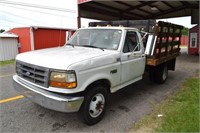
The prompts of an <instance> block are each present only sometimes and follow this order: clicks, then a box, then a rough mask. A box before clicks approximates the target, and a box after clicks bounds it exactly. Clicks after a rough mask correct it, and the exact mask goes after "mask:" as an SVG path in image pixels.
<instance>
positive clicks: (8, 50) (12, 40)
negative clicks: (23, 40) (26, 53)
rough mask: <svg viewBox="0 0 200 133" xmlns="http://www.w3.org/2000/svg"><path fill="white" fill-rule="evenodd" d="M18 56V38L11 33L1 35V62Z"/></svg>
mask: <svg viewBox="0 0 200 133" xmlns="http://www.w3.org/2000/svg"><path fill="white" fill-rule="evenodd" d="M17 54H18V36H17V35H14V34H9V33H2V34H0V61H5V60H12V59H15V56H16V55H17Z"/></svg>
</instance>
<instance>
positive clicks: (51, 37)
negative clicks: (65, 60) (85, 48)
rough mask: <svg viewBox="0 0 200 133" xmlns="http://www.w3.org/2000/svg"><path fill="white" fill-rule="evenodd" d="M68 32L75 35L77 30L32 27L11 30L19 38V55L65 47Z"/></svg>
mask: <svg viewBox="0 0 200 133" xmlns="http://www.w3.org/2000/svg"><path fill="white" fill-rule="evenodd" d="M68 31H71V32H72V33H73V32H74V31H75V29H63V28H52V27H40V26H30V27H20V28H13V29H11V30H10V32H12V33H14V34H16V35H18V36H19V53H23V52H27V51H33V50H38V49H44V48H50V47H58V46H63V45H64V44H65V43H66V36H67V32H68Z"/></svg>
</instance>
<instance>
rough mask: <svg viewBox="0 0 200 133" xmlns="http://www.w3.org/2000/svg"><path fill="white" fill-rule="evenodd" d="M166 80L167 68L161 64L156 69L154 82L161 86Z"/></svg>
mask: <svg viewBox="0 0 200 133" xmlns="http://www.w3.org/2000/svg"><path fill="white" fill-rule="evenodd" d="M167 78H168V67H167V65H166V64H162V65H160V66H158V67H157V68H156V71H155V82H156V83H159V84H163V83H164V82H165V81H166V80H167Z"/></svg>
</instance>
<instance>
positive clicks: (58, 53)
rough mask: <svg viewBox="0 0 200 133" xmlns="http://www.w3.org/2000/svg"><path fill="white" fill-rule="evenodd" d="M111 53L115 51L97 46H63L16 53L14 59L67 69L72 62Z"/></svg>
mask: <svg viewBox="0 0 200 133" xmlns="http://www.w3.org/2000/svg"><path fill="white" fill-rule="evenodd" d="M112 53H116V52H115V51H113V50H104V51H103V50H101V49H98V48H86V47H76V46H75V47H74V48H73V47H72V46H64V47H57V48H48V49H43V50H36V51H31V52H26V53H22V54H19V55H17V57H16V60H19V61H22V62H26V63H29V64H34V65H37V66H42V67H46V68H52V69H60V70H67V68H68V67H69V66H70V65H72V64H74V63H78V62H81V61H84V60H90V59H92V58H95V57H99V56H105V55H109V54H112Z"/></svg>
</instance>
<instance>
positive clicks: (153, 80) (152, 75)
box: [149, 68, 155, 82]
mask: <svg viewBox="0 0 200 133" xmlns="http://www.w3.org/2000/svg"><path fill="white" fill-rule="evenodd" d="M149 79H150V81H151V82H155V68H150V69H149Z"/></svg>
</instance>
